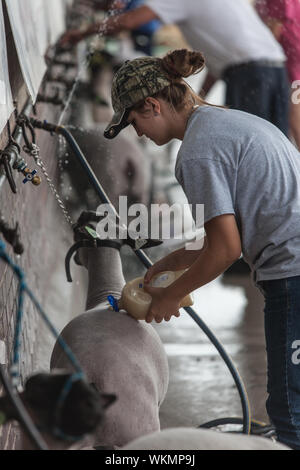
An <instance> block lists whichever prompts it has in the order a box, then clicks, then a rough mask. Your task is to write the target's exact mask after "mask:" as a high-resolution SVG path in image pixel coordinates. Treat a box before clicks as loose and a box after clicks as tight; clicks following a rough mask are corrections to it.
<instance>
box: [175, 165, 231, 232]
mask: <svg viewBox="0 0 300 470" xmlns="http://www.w3.org/2000/svg"><path fill="white" fill-rule="evenodd" d="M176 177H177V180H178V182H179V184H180V185H181V186H182V188H183V190H184V192H185V195H186V197H187V200H188V202H189V204H191V205H192V207H191V209H192V215H193V218H194V221H195V224H196V227H197V228H200V227H199V224H197V220H196V214H197V210H196V207H197V206H196V205H197V204H204V223H206V222H208V221H209V220H211V219H213V218H214V217H217V216H219V215H223V214H235V210H234V205H235V204H234V201H235V188H236V171H235V169H234V168H233V167H232V166H231V165H229V164H225V163H224V162H222V161H220V160H213V159H205V158H201V159H187V160H186V161H184V162H182V163H181V164H180V166H179V167H178V168H177V170H176Z"/></svg>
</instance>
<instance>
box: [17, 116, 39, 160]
mask: <svg viewBox="0 0 300 470" xmlns="http://www.w3.org/2000/svg"><path fill="white" fill-rule="evenodd" d="M17 124H18V126H20V127H21V129H22V134H23V139H24V141H25V146H24V147H23V150H24V151H25V152H30V151H31V149H32V144H35V130H34V128H33V126H32V125H31V123H30V120H29V119H28V117H27V116H24V115H19V117H18V119H17ZM26 129H29V130H30V133H31V141H30V140H29V138H28V136H27V133H26Z"/></svg>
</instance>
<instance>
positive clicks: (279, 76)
mask: <svg viewBox="0 0 300 470" xmlns="http://www.w3.org/2000/svg"><path fill="white" fill-rule="evenodd" d="M224 80H225V82H226V84H227V91H226V104H227V105H228V106H230V108H232V109H239V110H240V111H245V112H246V113H250V114H254V115H256V116H258V117H261V118H263V119H266V120H267V121H269V122H271V123H272V124H274V125H275V126H277V127H278V128H279V129H280V130H281V131H282V132H283V133H284V134H285V135H288V127H289V124H288V120H289V117H288V113H289V84H288V78H287V74H286V70H285V68H284V67H282V68H281V67H269V66H263V65H251V64H249V65H244V66H240V67H237V68H233V69H232V70H229V72H228V73H225V75H224Z"/></svg>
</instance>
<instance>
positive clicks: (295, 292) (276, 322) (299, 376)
mask: <svg viewBox="0 0 300 470" xmlns="http://www.w3.org/2000/svg"><path fill="white" fill-rule="evenodd" d="M258 284H259V288H260V290H261V291H262V293H263V295H264V297H265V310H264V311H265V335H266V348H267V359H268V389H267V390H268V394H269V396H268V399H267V402H266V407H267V412H268V414H269V417H270V419H271V422H272V423H273V424H274V426H275V428H276V433H277V437H278V440H279V441H280V442H282V443H284V444H286V445H288V446H289V447H291V448H292V449H297V450H300V276H295V277H289V278H286V279H278V280H274V281H261V282H259V283H258Z"/></svg>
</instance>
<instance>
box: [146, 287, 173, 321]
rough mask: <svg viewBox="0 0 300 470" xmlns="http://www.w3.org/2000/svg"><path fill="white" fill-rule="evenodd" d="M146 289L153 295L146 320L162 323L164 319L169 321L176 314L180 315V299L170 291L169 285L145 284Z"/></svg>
mask: <svg viewBox="0 0 300 470" xmlns="http://www.w3.org/2000/svg"><path fill="white" fill-rule="evenodd" d="M144 290H145V291H146V292H148V294H150V295H151V297H152V302H151V305H150V307H149V310H148V313H147V315H146V318H145V320H146V322H147V323H151V322H152V320H155V321H156V323H160V322H161V321H162V320H165V321H169V320H170V319H171V317H172V316H173V315H174V316H175V317H179V316H180V313H179V305H180V299H176V298H175V297H174V295H173V294H172V295H171V293H170V291H169V290H168V288H167V287H165V288H164V287H150V286H149V285H147V286H144Z"/></svg>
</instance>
